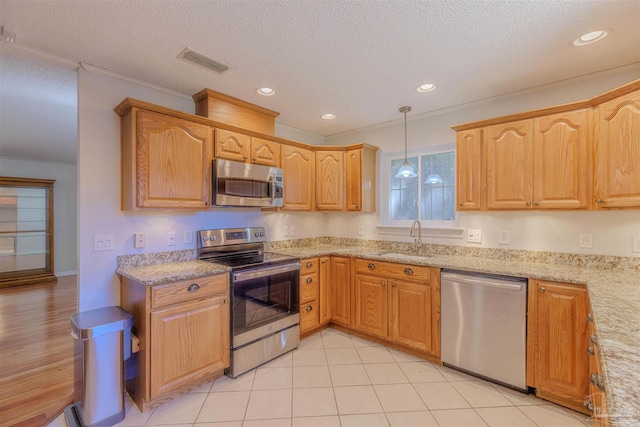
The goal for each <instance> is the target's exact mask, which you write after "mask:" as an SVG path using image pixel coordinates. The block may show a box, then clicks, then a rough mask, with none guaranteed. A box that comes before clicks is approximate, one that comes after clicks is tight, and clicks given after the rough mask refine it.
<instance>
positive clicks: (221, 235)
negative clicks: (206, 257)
mask: <svg viewBox="0 0 640 427" xmlns="http://www.w3.org/2000/svg"><path fill="white" fill-rule="evenodd" d="M266 241H267V237H266V234H265V232H264V227H248V228H220V229H216V230H200V231H198V247H199V248H206V247H211V246H225V245H236V244H240V243H259V242H266Z"/></svg>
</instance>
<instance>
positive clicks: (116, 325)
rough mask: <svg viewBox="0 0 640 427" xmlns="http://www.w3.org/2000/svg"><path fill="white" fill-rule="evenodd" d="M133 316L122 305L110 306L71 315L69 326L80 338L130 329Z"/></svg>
mask: <svg viewBox="0 0 640 427" xmlns="http://www.w3.org/2000/svg"><path fill="white" fill-rule="evenodd" d="M131 326H133V316H132V315H131V314H130V313H129V312H127V311H126V310H125V309H123V308H122V307H118V306H111V307H103V308H98V309H95V310H89V311H83V312H81V313H76V314H73V315H71V328H72V329H73V332H75V334H76V335H77V336H78V338H80V339H83V340H85V339H89V338H92V337H96V336H99V335H105V334H110V333H112V332H118V331H123V330H125V329H131Z"/></svg>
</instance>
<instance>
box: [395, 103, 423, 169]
mask: <svg viewBox="0 0 640 427" xmlns="http://www.w3.org/2000/svg"><path fill="white" fill-rule="evenodd" d="M409 111H411V107H400V112H401V113H404V164H403V165H402V167H401V168H400V169H399V170H398V173H397V174H396V178H415V177H417V176H418V175H417V174H416V173H415V171H414V170H413V168H412V167H411V165H410V164H409V162H408V161H407V113H408V112H409Z"/></svg>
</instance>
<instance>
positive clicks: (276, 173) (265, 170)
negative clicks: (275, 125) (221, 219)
mask: <svg viewBox="0 0 640 427" xmlns="http://www.w3.org/2000/svg"><path fill="white" fill-rule="evenodd" d="M282 184H283V177H282V169H280V168H274V167H269V166H262V165H254V164H251V163H242V162H234V161H231V160H222V159H215V160H214V161H213V204H214V205H216V206H241V207H249V206H258V207H279V206H283V198H282V194H283V185H282Z"/></svg>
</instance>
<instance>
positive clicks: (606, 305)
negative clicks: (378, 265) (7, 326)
mask: <svg viewBox="0 0 640 427" xmlns="http://www.w3.org/2000/svg"><path fill="white" fill-rule="evenodd" d="M272 252H276V253H279V254H282V255H293V256H298V257H300V258H309V257H316V256H326V255H343V256H348V257H354V258H363V259H371V260H377V261H387V262H396V263H402V264H413V265H424V266H430V267H440V268H451V269H459V270H466V271H473V272H483V273H492V274H500V275H508V276H517V277H526V278H532V279H540V280H550V281H557V282H566V283H577V284H585V285H586V286H587V291H588V293H589V299H590V302H591V309H592V312H593V317H594V326H595V330H596V336H597V340H598V346H599V350H600V359H601V365H602V371H603V372H602V373H603V375H604V379H605V389H606V392H607V398H608V401H609V414H610V415H611V416H613V417H619V419H620V421H621V423H624V422H625V421H630V422H633V421H631V420H634V421H635V422H640V387H639V384H640V273H639V272H638V271H635V270H623V269H603V268H584V267H575V266H563V265H553V264H548V263H540V262H523V261H517V260H510V261H504V260H499V259H487V258H476V257H462V256H457V255H428V256H427V255H425V256H415V255H404V254H399V253H398V254H396V253H390V252H389V251H384V250H380V249H375V248H360V247H344V246H336V245H317V246H308V247H294V248H286V249H272ZM585 351H586V350H585Z"/></svg>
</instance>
